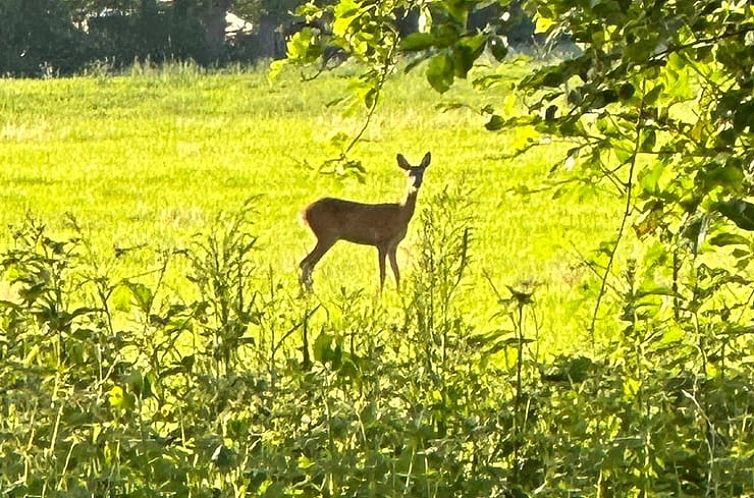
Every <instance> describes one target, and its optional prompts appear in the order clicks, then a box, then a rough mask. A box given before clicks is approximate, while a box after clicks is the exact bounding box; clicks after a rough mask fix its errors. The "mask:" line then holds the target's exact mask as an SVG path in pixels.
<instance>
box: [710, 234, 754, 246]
mask: <svg viewBox="0 0 754 498" xmlns="http://www.w3.org/2000/svg"><path fill="white" fill-rule="evenodd" d="M709 243H710V244H712V245H713V246H718V247H722V246H731V245H736V244H743V245H749V239H747V238H746V237H744V236H743V235H739V234H737V233H730V232H723V233H719V234H717V235H715V236H714V237H712V238H711V239H710V241H709Z"/></svg>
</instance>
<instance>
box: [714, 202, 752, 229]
mask: <svg viewBox="0 0 754 498" xmlns="http://www.w3.org/2000/svg"><path fill="white" fill-rule="evenodd" d="M713 209H715V210H716V211H717V212H719V213H720V214H722V215H723V216H724V217H726V218H728V219H729V220H730V221H732V222H733V223H735V224H736V226H737V227H738V228H741V229H743V230H747V231H750V232H751V231H754V204H752V203H751V202H748V201H745V200H743V199H731V200H729V201H724V202H718V203H716V204H715V205H714V206H713Z"/></svg>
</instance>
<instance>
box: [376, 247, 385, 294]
mask: <svg viewBox="0 0 754 498" xmlns="http://www.w3.org/2000/svg"><path fill="white" fill-rule="evenodd" d="M385 256H387V250H386V249H385V248H384V247H383V246H377V258H378V260H379V263H380V292H382V287H383V286H384V285H385Z"/></svg>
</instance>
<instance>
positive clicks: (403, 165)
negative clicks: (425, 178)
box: [396, 154, 411, 171]
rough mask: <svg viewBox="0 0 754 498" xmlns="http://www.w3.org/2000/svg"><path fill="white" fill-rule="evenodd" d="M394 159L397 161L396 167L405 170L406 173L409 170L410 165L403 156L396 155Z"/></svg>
mask: <svg viewBox="0 0 754 498" xmlns="http://www.w3.org/2000/svg"><path fill="white" fill-rule="evenodd" d="M396 159H397V160H398V166H400V167H401V168H403V169H405V170H406V171H408V170H410V169H411V165H410V164H409V163H408V161H406V158H405V157H403V154H398V155H397V156H396Z"/></svg>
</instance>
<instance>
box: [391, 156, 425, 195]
mask: <svg viewBox="0 0 754 498" xmlns="http://www.w3.org/2000/svg"><path fill="white" fill-rule="evenodd" d="M397 159H398V166H400V167H401V168H403V169H405V170H406V171H407V172H408V177H409V179H410V180H411V187H412V188H414V189H418V188H419V187H421V185H422V180H423V179H424V170H425V169H427V166H429V162H430V161H431V160H432V154H430V153H429V152H427V153H426V154H424V159H422V162H421V164H419V166H411V164H409V162H408V161H407V160H406V158H405V157H403V154H398V157H397Z"/></svg>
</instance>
